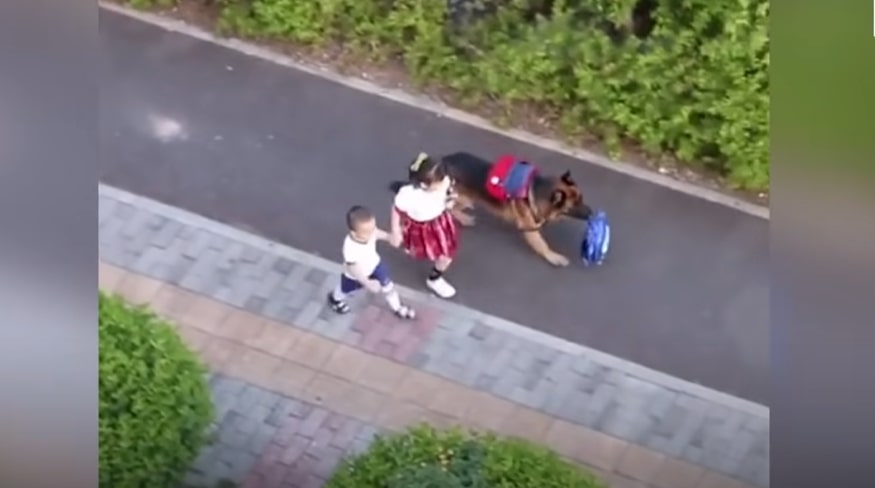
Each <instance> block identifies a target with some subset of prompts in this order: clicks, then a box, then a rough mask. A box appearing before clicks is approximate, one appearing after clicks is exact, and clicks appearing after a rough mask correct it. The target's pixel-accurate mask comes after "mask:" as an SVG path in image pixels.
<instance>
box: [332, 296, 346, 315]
mask: <svg viewBox="0 0 875 488" xmlns="http://www.w3.org/2000/svg"><path fill="white" fill-rule="evenodd" d="M328 306H329V307H331V310H334V311H335V312H336V313H339V314H345V313H349V304H348V303H346V302H345V301H343V300H335V299H334V294H333V293H331V292H329V293H328Z"/></svg>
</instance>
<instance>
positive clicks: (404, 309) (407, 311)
mask: <svg viewBox="0 0 875 488" xmlns="http://www.w3.org/2000/svg"><path fill="white" fill-rule="evenodd" d="M394 312H395V316H396V317H398V318H399V319H404V320H413V319H415V318H416V311H415V310H413V309H412V308H410V307H408V306H407V305H401V306H400V307H398V310H395V311H394Z"/></svg>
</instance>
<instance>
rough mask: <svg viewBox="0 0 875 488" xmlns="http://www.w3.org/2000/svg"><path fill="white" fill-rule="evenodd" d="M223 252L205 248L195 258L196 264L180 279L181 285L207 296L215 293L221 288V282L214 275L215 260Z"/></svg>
mask: <svg viewBox="0 0 875 488" xmlns="http://www.w3.org/2000/svg"><path fill="white" fill-rule="evenodd" d="M220 254H221V253H220V252H219V251H217V250H215V249H209V248H204V250H203V251H202V252H201V254H200V255H199V256H198V257H197V258H196V259H195V261H194V265H193V266H192V267H191V268H190V269H189V270H188V273H186V274H185V276H184V277H183V278H182V279H181V280H180V281H179V286H181V287H182V288H185V289H187V290H191V291H195V292H198V293H201V294H204V295H207V296H211V295H213V294H214V293H215V292H217V291H218V289H219V283H218V282H216V281H215V280H214V279H213V277H214V271H215V262H216V260H217V259H218V258H219V255H220Z"/></svg>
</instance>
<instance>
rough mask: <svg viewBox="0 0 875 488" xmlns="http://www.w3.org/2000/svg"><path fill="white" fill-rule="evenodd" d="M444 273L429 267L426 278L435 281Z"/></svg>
mask: <svg viewBox="0 0 875 488" xmlns="http://www.w3.org/2000/svg"><path fill="white" fill-rule="evenodd" d="M443 275H444V272H443V271H441V270H439V269H437V268H436V267H432V268H431V272H429V273H428V280H429V281H435V280H437V279H439V278H440V277H441V276H443Z"/></svg>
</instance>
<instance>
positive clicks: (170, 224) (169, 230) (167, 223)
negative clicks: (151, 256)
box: [149, 219, 182, 249]
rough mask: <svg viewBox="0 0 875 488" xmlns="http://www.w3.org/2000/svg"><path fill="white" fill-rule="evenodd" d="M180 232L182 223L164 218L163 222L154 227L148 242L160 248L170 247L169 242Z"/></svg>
mask: <svg viewBox="0 0 875 488" xmlns="http://www.w3.org/2000/svg"><path fill="white" fill-rule="evenodd" d="M181 232H182V224H180V223H179V222H178V221H176V220H169V219H165V220H164V223H163V224H162V225H161V227H159V228H158V229H156V232H155V233H154V234H153V235H152V239H151V240H150V241H149V244H150V245H152V246H154V247H158V248H161V249H166V248H168V247H170V244H172V243H173V241H175V240H176V238H177V236H179V234H180V233H181Z"/></svg>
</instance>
